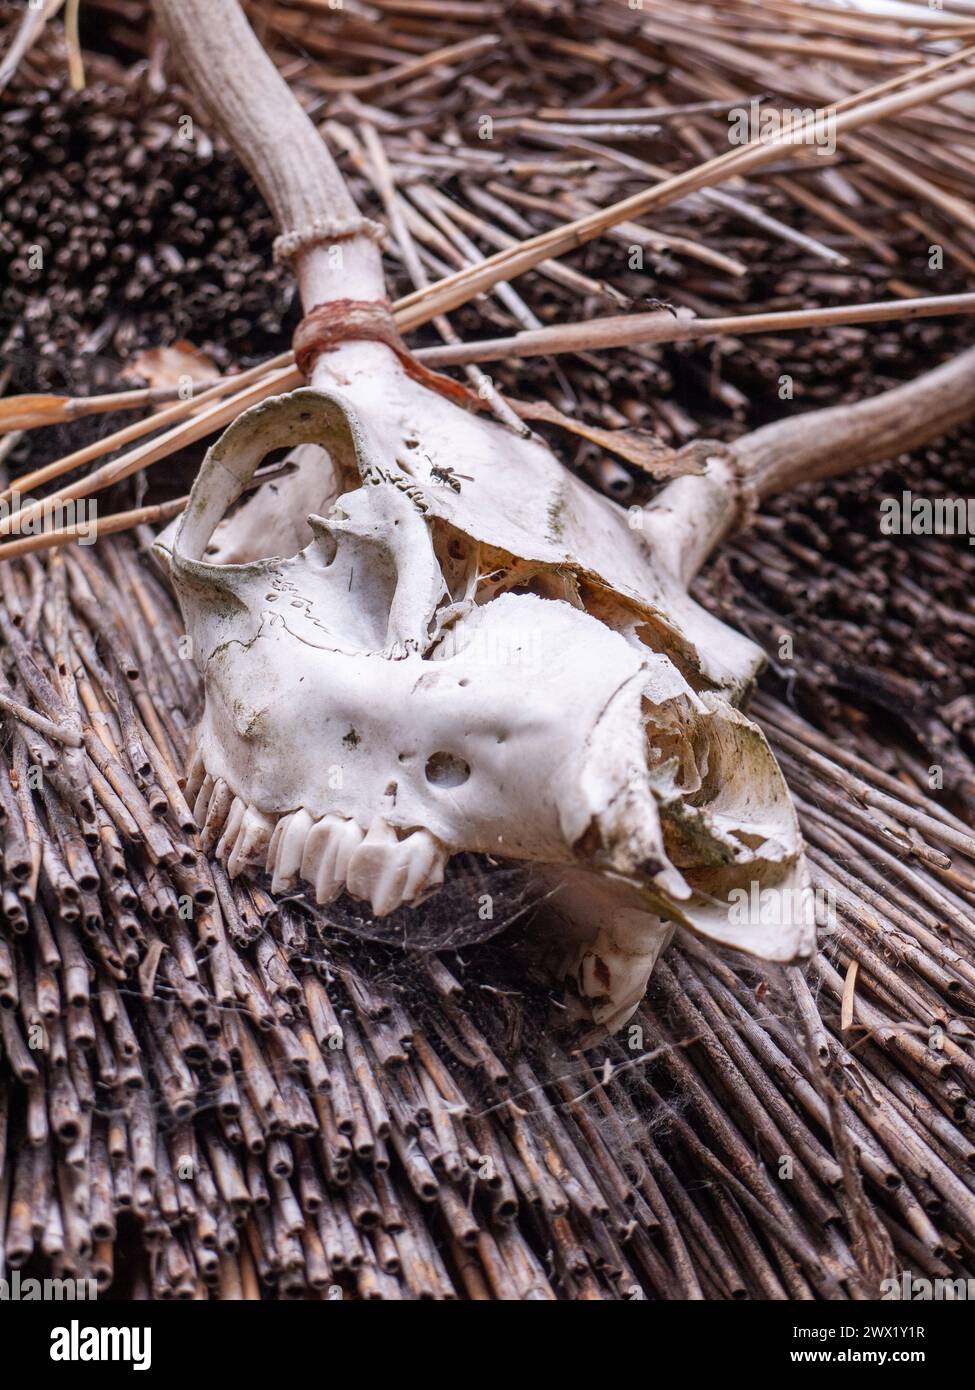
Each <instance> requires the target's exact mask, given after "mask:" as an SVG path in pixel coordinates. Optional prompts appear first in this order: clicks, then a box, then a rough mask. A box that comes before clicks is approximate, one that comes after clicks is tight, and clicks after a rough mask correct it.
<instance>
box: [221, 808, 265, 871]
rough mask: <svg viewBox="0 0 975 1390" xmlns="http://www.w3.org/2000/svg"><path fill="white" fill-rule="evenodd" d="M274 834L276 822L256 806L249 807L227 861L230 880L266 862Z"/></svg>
mask: <svg viewBox="0 0 975 1390" xmlns="http://www.w3.org/2000/svg"><path fill="white" fill-rule="evenodd" d="M273 832H274V821H273V820H272V819H271V817H270V816H266V815H265V814H264V812H263V811H259V810H258V809H257V807H256V806H248V807H247V808H246V809H245V811H244V814H243V817H242V819H241V822H240V830H239V831H238V832H237V839H236V842H235V843H234V847H233V849H232V850H231V852H230V858H229V859H228V860H227V874H228V876H229V877H230V878H236V877H237V875H238V874H239V873H240V871H241V869H247V868H251V867H252V866H254V865H256V864H261V863H263V862H264V858H265V856H266V854H267V847H268V843H269V841H270V839H271V835H272V834H273Z"/></svg>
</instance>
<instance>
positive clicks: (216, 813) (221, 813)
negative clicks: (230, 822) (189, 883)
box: [200, 777, 234, 854]
mask: <svg viewBox="0 0 975 1390" xmlns="http://www.w3.org/2000/svg"><path fill="white" fill-rule="evenodd" d="M233 800H234V794H233V792H232V791H231V790H230V788H229V787H228V786H227V784H226V782H225V781H224V780H223V778H222V777H218V778H217V779H216V781H215V782H214V784H213V795H212V796H211V797H210V805H209V806H208V807H207V813H206V820H205V821H204V822H203V829H202V830H201V832H200V849H201V850H202V851H203V853H204V854H211V853H212V852H213V848H214V846H215V845H216V843H217V840H218V839H219V836H220V832H221V830H222V829H223V827H224V823H225V822H226V819H227V815H228V813H229V811H230V808H231V806H232V805H233Z"/></svg>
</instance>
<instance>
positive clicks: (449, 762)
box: [425, 752, 471, 787]
mask: <svg viewBox="0 0 975 1390" xmlns="http://www.w3.org/2000/svg"><path fill="white" fill-rule="evenodd" d="M425 771H426V777H427V781H428V782H429V783H430V784H431V785H432V786H434V787H461V786H463V784H464V783H465V782H466V781H467V779H468V777H470V775H471V770H470V767H469V766H468V764H467V763H465V762H464V759H463V758H458V757H457V756H456V755H455V754H453V753H443V752H441V753H431V754H430V756H429V758H427V765H426V769H425Z"/></svg>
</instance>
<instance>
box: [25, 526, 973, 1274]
mask: <svg viewBox="0 0 975 1390" xmlns="http://www.w3.org/2000/svg"><path fill="white" fill-rule="evenodd" d="M96 554H97V557H98V563H97V564H96V563H95V560H94V558H93V557H91V556H89V555H87V554H86V553H85V551H84V550H81V549H79V550H78V551H77V552H74V551H71V552H66V553H64V554H63V555H56V556H54V557H51V558H49V559H46V560H44V561H41V560H39V559H37V558H35V557H29V558H28V559H27V560H26V561H23V562H17V561H14V562H10V563H8V564H6V565H4V566H3V568H2V570H0V575H2V576H3V590H4V596H3V623H4V629H3V630H4V632H5V634H6V636H7V640H6V643H5V658H4V665H5V672H4V680H5V690H4V694H3V701H4V725H5V730H6V733H7V740H6V747H5V750H4V755H3V756H4V775H3V778H2V779H0V794H2V796H3V808H4V820H3V851H4V854H3V907H4V915H3V928H2V932H0V1005H2V1009H0V1028H2V1034H3V1062H2V1066H3V1073H2V1075H3V1083H2V1085H0V1096H2V1098H3V1100H2V1105H0V1114H2V1134H3V1141H4V1144H3V1154H4V1159H3V1163H2V1172H3V1181H2V1185H0V1213H2V1249H3V1252H4V1258H5V1261H6V1268H7V1270H10V1269H15V1268H20V1269H23V1270H25V1271H26V1272H30V1271H33V1270H36V1269H39V1268H41V1267H42V1266H43V1267H44V1268H45V1269H47V1268H50V1269H51V1270H53V1271H55V1272H56V1274H57V1275H58V1276H59V1277H74V1278H94V1279H95V1280H97V1281H98V1286H99V1288H100V1289H102V1290H103V1291H108V1290H111V1291H113V1292H114V1293H116V1294H122V1295H123V1296H133V1297H146V1296H157V1297H179V1298H197V1297H206V1296H213V1297H218V1296H219V1297H225V1298H256V1297H260V1296H262V1295H263V1296H268V1295H271V1294H274V1295H277V1296H300V1297H326V1298H327V1297H333V1298H334V1297H338V1296H353V1297H363V1298H454V1297H462V1298H502V1299H510V1298H530V1297H541V1298H552V1297H568V1298H632V1297H650V1298H664V1299H666V1298H688V1297H690V1298H697V1297H705V1298H729V1297H740V1296H752V1297H771V1298H782V1297H789V1298H808V1297H838V1296H839V1297H842V1296H847V1297H858V1296H863V1295H864V1294H865V1293H869V1292H871V1291H875V1290H876V1281H877V1280H878V1279H879V1278H880V1277H883V1276H885V1275H889V1274H890V1272H891V1271H892V1270H893V1269H894V1268H895V1266H896V1267H897V1268H899V1267H900V1266H901V1265H903V1266H904V1267H910V1268H912V1269H914V1270H918V1271H924V1272H925V1273H927V1274H935V1275H942V1276H944V1277H954V1276H956V1275H959V1274H965V1273H968V1272H971V1269H972V1253H973V1246H975V1221H973V1216H972V1212H973V1206H972V1181H971V1160H972V1157H973V1153H975V1150H973V1147H972V1142H971V1138H970V1118H971V1109H970V1106H971V1100H972V1096H973V1094H975V1063H973V1060H972V1055H971V1041H972V1032H971V1029H970V1027H969V1024H968V1023H967V1021H966V1016H969V1015H970V1013H971V1005H972V998H973V989H975V917H973V913H972V905H973V902H975V873H973V871H975V837H973V836H972V834H971V832H970V831H969V830H968V828H967V827H966V826H965V825H964V824H963V823H962V822H961V821H959V820H957V819H956V818H955V817H954V816H952V815H951V814H950V813H949V812H947V811H945V810H944V809H943V808H942V807H941V806H940V805H938V804H937V803H935V802H933V801H931V800H930V799H928V798H927V797H926V796H924V795H923V793H921V792H920V791H918V790H917V789H914V788H910V787H908V786H906V785H905V784H903V783H899V782H898V781H897V780H896V779H895V778H892V777H891V776H889V775H888V774H886V773H882V772H880V771H878V770H876V769H875V768H874V767H873V765H872V764H871V763H869V762H867V761H864V760H862V759H858V758H857V757H856V756H855V755H853V754H850V753H847V752H845V751H842V750H841V752H840V755H839V757H838V758H837V759H834V758H833V757H831V756H830V749H831V743H830V741H828V740H827V739H826V738H824V737H823V736H822V735H821V734H817V732H816V731H815V729H814V728H812V727H811V726H810V725H808V724H806V723H805V722H804V721H802V720H801V719H800V718H798V717H797V716H796V715H795V714H793V713H792V712H791V711H790V710H789V708H788V707H787V706H785V705H783V704H781V703H779V702H778V701H777V700H776V699H775V698H774V697H772V696H771V695H770V694H766V695H763V696H762V699H761V702H760V704H759V705H758V712H759V714H760V715H761V716H762V718H763V719H764V720H765V723H766V727H767V729H768V731H769V733H770V736H771V737H772V739H773V742H774V743H775V745H776V749H777V752H778V755H779V757H780V758H781V759H782V762H783V765H784V766H785V767H786V769H787V770H788V772H789V775H790V779H791V781H792V785H793V788H794V789H795V791H796V793H797V795H798V796H799V797H800V798H802V803H801V804H802V810H803V818H804V826H805V830H806V834H807V836H808V838H809V842H810V845H811V847H812V848H811V853H812V858H813V864H814V871H815V874H816V880H817V886H818V887H820V888H822V889H824V890H828V891H829V892H830V893H831V894H832V895H833V899H832V900H833V901H834V903H835V920H833V921H832V923H831V927H830V929H829V930H828V931H827V932H826V934H825V936H824V939H823V948H824V949H823V953H822V954H821V956H820V957H819V958H818V960H817V962H816V964H815V966H814V968H813V970H812V972H811V973H810V975H809V977H808V978H807V977H804V976H803V975H802V974H801V973H800V972H799V971H798V970H789V971H786V972H781V971H770V970H762V969H760V968H758V967H756V965H755V964H754V963H750V962H748V961H746V960H745V959H744V958H737V959H736V958H731V957H722V956H721V955H720V954H719V953H715V952H713V951H711V950H704V949H703V948H702V947H701V946H700V944H698V943H695V942H693V941H691V940H687V941H686V942H685V943H684V944H683V945H682V946H681V948H680V949H678V950H676V951H674V952H673V953H672V954H671V955H670V956H669V957H668V959H667V961H666V963H665V964H664V965H662V966H661V968H660V970H659V972H658V973H657V974H656V975H655V977H654V984H653V988H652V993H651V996H650V999H649V1000H648V1002H647V1004H646V1005H645V1006H644V1007H643V1008H642V1009H641V1011H640V1013H639V1014H638V1016H637V1017H636V1019H635V1020H634V1022H633V1025H632V1026H631V1027H630V1028H629V1029H628V1030H627V1031H625V1032H624V1033H623V1034H622V1035H621V1036H620V1038H618V1039H614V1040H606V1039H599V1038H596V1039H589V1040H587V1039H578V1038H573V1037H572V1036H571V1035H569V1034H565V1033H563V1032H561V1031H560V1030H559V1029H558V1027H557V1026H553V1028H552V1029H551V1030H550V1031H547V1032H543V1031H540V1030H538V1029H537V1028H535V1027H531V1028H529V1027H527V1026H526V1020H527V1018H529V1017H532V1016H537V1010H538V1009H540V1008H549V1009H551V1008H552V1007H553V1003H552V1001H551V1000H547V999H546V998H545V997H544V992H543V991H542V990H541V987H540V986H538V985H531V984H526V977H525V975H524V973H523V963H524V958H525V953H524V952H522V951H520V950H519V946H518V941H517V938H516V939H515V940H514V942H512V940H511V937H510V934H509V936H508V937H506V938H505V939H504V947H503V949H499V948H498V947H496V946H494V945H492V944H491V943H487V944H485V945H484V946H481V947H477V948H467V949H465V950H464V951H463V952H462V953H459V954H457V955H443V954H432V955H425V956H422V957H421V956H417V957H412V958H410V957H403V956H402V955H401V954H399V953H392V952H390V951H384V950H382V949H380V948H378V947H374V946H369V945H366V944H363V943H361V942H356V941H355V940H354V939H351V938H348V937H346V936H343V935H342V934H336V932H335V930H334V928H332V927H331V926H330V925H329V923H328V921H327V920H323V918H322V916H321V914H320V913H318V912H315V911H314V910H311V909H308V908H305V907H303V906H302V904H301V902H300V901H285V902H280V903H275V902H274V901H272V899H271V898H270V897H269V896H268V894H267V893H266V892H265V891H264V890H263V888H262V887H261V886H260V885H259V884H256V883H247V882H240V881H236V882H234V883H230V882H229V881H228V880H227V879H226V877H225V876H224V874H223V872H222V870H220V868H219V867H218V866H216V865H214V864H213V863H212V862H211V861H210V860H209V859H208V857H207V849H208V848H209V847H208V846H207V845H206V844H201V843H200V842H199V840H198V839H197V836H196V832H195V831H194V829H193V824H192V815H191V813H190V812H189V809H188V807H187V806H186V805H185V802H184V801H183V798H182V796H181V793H180V790H179V771H180V768H181V766H182V763H183V759H184V757H185V747H186V730H187V724H188V720H189V717H190V715H191V714H192V712H193V709H194V704H195V701H196V699H197V696H198V691H197V690H196V684H195V675H194V674H193V668H192V666H191V665H190V664H189V663H188V662H186V661H184V660H182V659H181V657H180V643H181V637H182V634H181V630H180V624H179V621H178V617H177V615H176V613H175V610H174V608H173V606H172V604H171V603H170V601H169V599H168V597H167V595H166V594H165V593H164V592H163V590H162V589H161V587H160V586H159V584H158V582H157V580H156V578H155V576H154V574H153V573H152V571H151V569H150V568H149V567H147V565H146V563H145V562H144V560H143V558H142V556H141V555H140V553H139V551H138V549H137V548H136V547H135V546H134V545H133V544H132V543H131V542H130V541H129V540H127V539H124V538H123V539H116V540H113V541H102V542H100V543H99V546H98V549H97V552H96ZM807 797H808V804H806V798H807ZM817 1001H818V1002H817ZM122 1252H124V1255H125V1258H124V1260H121V1259H119V1264H120V1266H121V1268H122V1269H123V1270H124V1274H123V1275H122V1276H121V1277H120V1279H116V1274H115V1267H116V1260H117V1258H118V1257H119V1256H120V1254H121V1253H122Z"/></svg>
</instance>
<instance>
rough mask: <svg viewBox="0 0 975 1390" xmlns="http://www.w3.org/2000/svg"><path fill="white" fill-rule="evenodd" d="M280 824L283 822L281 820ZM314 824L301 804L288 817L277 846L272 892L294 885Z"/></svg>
mask: <svg viewBox="0 0 975 1390" xmlns="http://www.w3.org/2000/svg"><path fill="white" fill-rule="evenodd" d="M278 824H279V826H280V825H282V824H283V822H281V821H279V822H278ZM314 824H315V822H314V821H313V820H312V818H311V816H310V815H309V814H308V812H307V811H306V810H305V808H304V806H300V807H299V808H298V810H297V811H295V813H294V815H292V816H289V817H288V818H287V826H286V828H285V829H283V830H282V831H281V835H280V838H279V839H278V842H277V846H276V855H275V861H274V865H273V868H274V878H273V880H272V882H271V892H272V893H280V892H281V891H282V890H283V889H286V888H290V887H291V886H292V885H293V883H294V881H295V879H296V878H297V876H298V871H299V869H300V868H301V862H302V859H303V857H304V852H305V842H306V840H307V839H308V833H309V831H310V830H311V828H312V826H313V825H314ZM269 858H270V856H269Z"/></svg>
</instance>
